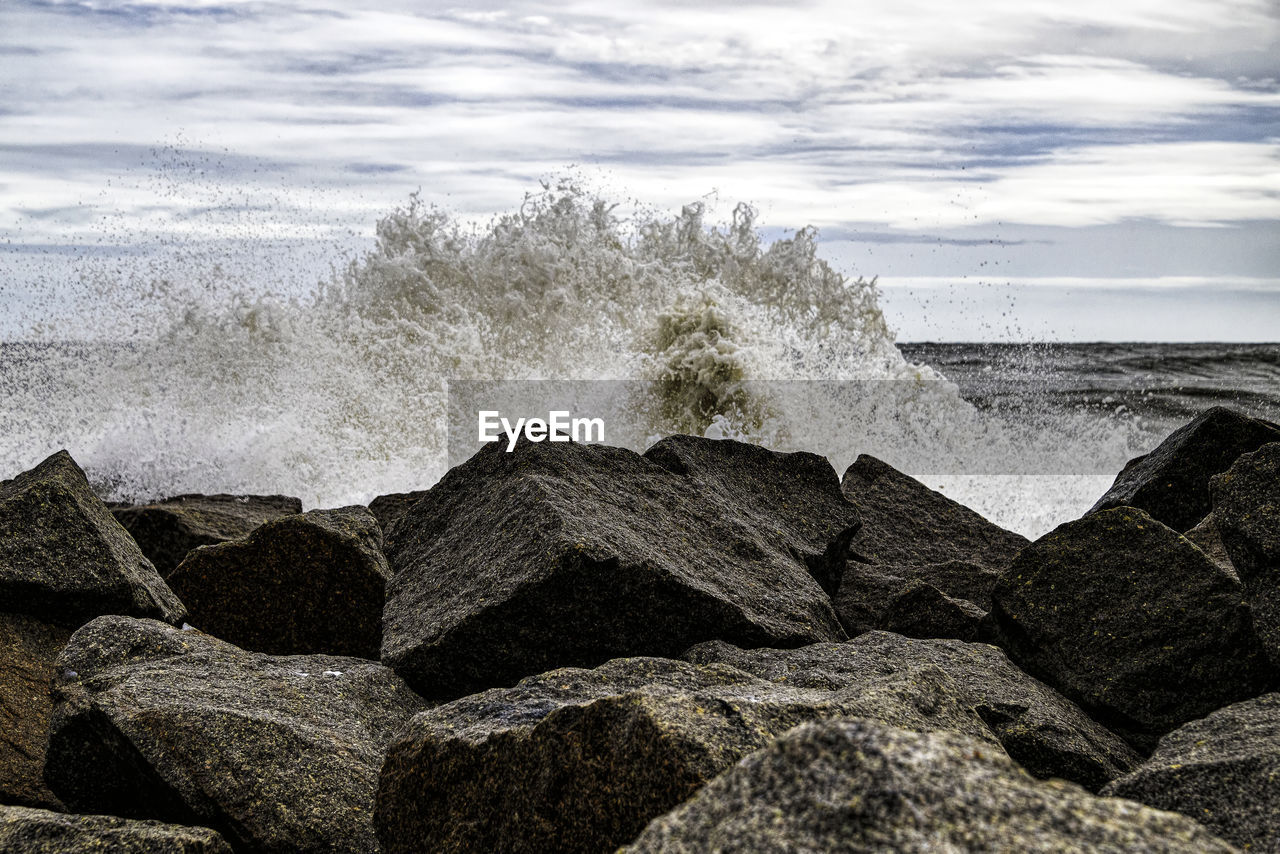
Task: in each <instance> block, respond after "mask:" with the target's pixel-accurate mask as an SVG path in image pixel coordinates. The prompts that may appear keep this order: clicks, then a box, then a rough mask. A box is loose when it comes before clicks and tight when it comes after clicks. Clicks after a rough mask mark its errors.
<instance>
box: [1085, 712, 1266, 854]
mask: <svg viewBox="0 0 1280 854" xmlns="http://www.w3.org/2000/svg"><path fill="white" fill-rule="evenodd" d="M1106 792H1107V793H1108V794H1113V795H1117V796H1119V797H1122V798H1132V799H1133V800H1135V801H1141V802H1142V803H1144V804H1147V805H1149V806H1152V807H1156V808H1157V809H1162V810H1174V811H1176V812H1180V813H1182V814H1184V815H1188V816H1190V817H1191V818H1194V819H1195V820H1196V821H1198V822H1200V823H1201V824H1203V825H1204V826H1206V827H1208V828H1209V829H1210V830H1212V831H1213V832H1214V833H1216V834H1218V835H1219V836H1221V837H1222V838H1223V839H1227V840H1230V841H1231V842H1234V843H1235V844H1237V845H1239V846H1241V847H1242V848H1245V849H1246V850H1248V851H1259V852H1277V851H1280V694H1265V695H1263V696H1261V697H1258V698H1256V699H1253V700H1246V701H1244V702H1243V703H1236V704H1235V705H1231V706H1227V707H1226V708H1225V709H1219V710H1218V711H1216V712H1214V713H1213V714H1211V715H1208V716H1207V717H1204V718H1201V719H1200V720H1198V721H1192V722H1191V723H1189V724H1187V725H1186V726H1183V727H1180V728H1178V729H1176V730H1174V731H1173V732H1171V733H1169V734H1168V735H1166V736H1165V737H1164V738H1162V739H1161V740H1160V745H1159V747H1157V748H1156V752H1155V753H1154V754H1152V756H1151V758H1150V759H1148V760H1147V761H1146V762H1144V763H1143V764H1142V765H1141V766H1140V767H1138V768H1137V769H1135V770H1134V771H1133V773H1131V774H1128V775H1126V776H1124V777H1121V778H1120V779H1119V780H1116V781H1115V782H1114V783H1112V784H1111V785H1110V786H1109V787H1107V789H1106Z"/></svg>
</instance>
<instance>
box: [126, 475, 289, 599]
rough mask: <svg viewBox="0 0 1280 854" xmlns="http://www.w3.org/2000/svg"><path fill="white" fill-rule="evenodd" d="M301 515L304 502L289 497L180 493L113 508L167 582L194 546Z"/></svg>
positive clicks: (228, 538) (236, 537) (242, 533)
mask: <svg viewBox="0 0 1280 854" xmlns="http://www.w3.org/2000/svg"><path fill="white" fill-rule="evenodd" d="M301 512H302V502H301V501H299V500H298V499H297V498H289V497H286V496H284V495H222V494H218V495H175V496H174V497H173V498H166V499H164V500H163V501H153V502H152V503H150V504H138V505H122V506H116V507H113V508H112V509H111V513H112V514H113V515H114V516H115V517H116V520H117V521H118V522H119V523H120V524H121V525H123V526H124V527H125V529H126V530H127V531H128V532H129V533H130V534H132V535H133V538H134V539H135V540H137V541H138V546H139V548H141V549H142V553H143V554H144V555H146V556H147V560H149V561H151V562H152V563H153V564H155V567H156V569H157V570H158V571H159V572H160V574H161V575H162V576H164V577H165V578H168V576H169V573H170V572H172V571H173V569H174V567H176V566H177V565H178V564H180V563H182V559H183V558H184V557H186V556H187V552H189V551H191V550H192V549H194V548H197V547H199V546H212V545H216V544H218V543H225V542H227V541H228V540H238V539H239V538H241V537H243V536H245V535H246V534H248V533H249V532H250V531H252V530H253V529H254V528H256V527H258V526H259V525H261V524H262V523H264V522H269V521H271V520H272V519H278V518H279V517H281V516H291V515H293V514H296V513H301Z"/></svg>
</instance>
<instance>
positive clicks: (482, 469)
mask: <svg viewBox="0 0 1280 854" xmlns="http://www.w3.org/2000/svg"><path fill="white" fill-rule="evenodd" d="M856 526H857V515H856V512H855V511H854V509H853V507H852V506H851V505H850V504H849V503H848V502H846V501H845V500H844V498H843V497H841V495H840V491H839V485H838V483H837V481H836V477H835V473H834V472H833V471H832V470H831V467H830V465H829V464H828V463H827V462H826V461H825V460H824V459H822V458H821V457H817V456H815V455H813V454H803V453H797V454H780V453H775V452H773V451H768V450H765V449H763V448H757V447H754V446H751V445H743V444H740V443H736V442H732V441H714V440H710V439H696V438H693V437H688V436H680V437H673V438H671V439H667V440H664V441H662V442H659V443H658V444H657V445H655V446H654V447H653V448H651V449H650V451H649V452H648V454H646V455H645V456H640V455H638V454H635V453H633V452H631V451H628V450H625V449H622V448H612V447H607V446H603V445H584V444H578V443H559V442H557V443H551V442H545V443H530V442H521V443H520V444H518V445H517V446H516V447H515V449H514V451H513V452H511V453H508V452H506V450H505V446H502V445H499V444H497V443H495V444H491V445H487V446H486V447H485V448H484V449H482V450H481V451H480V452H479V453H477V454H476V455H475V456H474V457H472V458H471V459H470V460H468V461H467V462H466V463H464V464H463V465H461V466H458V467H457V468H455V469H453V470H452V471H450V472H449V473H448V474H446V475H445V477H444V478H443V479H442V480H441V481H440V482H439V483H438V484H436V486H435V487H433V488H432V489H431V490H430V492H428V494H427V495H426V496H425V497H423V498H422V499H421V500H420V501H418V502H417V503H416V504H414V505H413V506H412V507H411V508H410V509H409V510H408V511H407V512H406V513H405V515H404V516H403V517H402V518H401V519H400V521H399V522H397V523H396V524H395V525H393V526H392V529H391V532H390V535H389V537H388V542H387V557H388V559H389V561H390V563H391V568H392V571H393V578H392V581H391V583H390V584H389V585H388V588H387V607H386V610H385V613H384V635H383V646H382V658H383V661H384V662H386V663H388V664H390V665H391V666H393V667H395V668H396V671H397V672H398V673H400V674H401V675H402V676H404V678H405V679H406V680H408V681H409V683H410V684H411V685H413V686H415V688H417V689H418V690H419V691H420V692H421V693H423V694H424V695H427V696H431V697H434V698H439V699H447V698H452V697H457V696H460V695H463V694H467V693H471V692H475V691H477V690H481V689H484V688H487V687H493V686H500V685H510V684H513V683H514V682H516V681H517V680H518V679H519V678H520V677H522V676H527V675H531V674H535V673H540V672H543V671H545V670H549V669H551V668H553V667H559V666H583V667H589V666H594V665H597V664H600V663H602V662H604V661H607V660H609V659H611V658H616V657H620V656H633V655H655V656H673V655H676V654H678V653H679V652H681V651H682V650H683V649H685V648H686V647H688V646H690V645H691V644H693V643H697V642H699V641H703V640H710V639H712V638H717V637H722V638H725V639H728V640H734V641H736V642H739V643H743V644H748V645H753V646H771V645H776V646H799V645H802V644H806V643H812V642H814V641H819V640H840V639H843V638H844V637H845V635H844V632H843V630H842V629H841V628H840V624H839V621H838V620H837V619H836V617H835V613H834V612H833V611H832V609H831V603H830V600H829V598H828V596H827V593H826V592H825V591H824V588H823V585H824V584H826V585H828V587H833V586H834V583H833V582H834V580H835V579H836V578H838V576H839V572H840V570H841V569H842V568H843V565H844V553H845V550H846V547H847V543H848V539H849V536H850V535H851V534H852V532H853V531H854V530H855V529H856Z"/></svg>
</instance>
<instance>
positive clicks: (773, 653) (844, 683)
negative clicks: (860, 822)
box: [684, 631, 1141, 791]
mask: <svg viewBox="0 0 1280 854" xmlns="http://www.w3.org/2000/svg"><path fill="white" fill-rule="evenodd" d="M684 658H686V659H688V660H689V661H693V662H697V663H699V664H712V663H719V664H723V665H730V666H733V667H736V668H738V669H740V670H744V671H747V672H748V673H752V674H754V675H756V676H758V677H760V678H762V679H768V680H769V681H771V682H775V683H778V684H780V685H790V686H794V687H797V688H813V689H822V690H829V691H838V690H849V689H850V688H854V687H856V686H858V685H868V684H874V683H875V682H876V681H877V680H883V679H887V678H891V677H893V675H894V674H905V673H908V672H911V671H913V670H919V669H921V668H927V667H936V668H937V669H938V670H939V671H941V672H943V673H946V674H947V676H948V677H949V678H950V680H951V682H952V683H953V684H954V685H955V690H956V691H957V692H958V694H957V699H958V701H959V702H960V705H961V706H963V707H964V708H967V709H972V710H973V711H974V712H975V713H976V714H977V715H978V716H979V717H980V718H981V719H982V720H983V722H984V723H986V725H987V727H988V728H989V729H990V730H991V733H992V735H993V736H994V737H995V738H996V739H998V740H999V741H1000V743H1001V744H1002V745H1003V746H1004V748H1005V751H1006V752H1007V753H1008V754H1009V756H1011V757H1012V758H1014V759H1015V760H1017V761H1018V762H1019V763H1021V764H1022V766H1023V767H1024V768H1026V769H1027V771H1029V772H1030V773H1031V774H1033V775H1035V776H1037V777H1062V778H1064V779H1067V780H1071V781H1073V782H1076V783H1079V784H1081V785H1083V786H1085V787H1087V788H1089V789H1091V790H1093V791H1096V790H1097V789H1098V788H1100V787H1101V786H1103V785H1104V784H1105V783H1107V782H1108V781H1110V780H1112V779H1114V778H1116V777H1118V776H1119V775H1121V774H1124V773H1126V772H1127V771H1129V770H1130V769H1132V768H1134V767H1135V766H1136V765H1137V764H1138V762H1139V761H1141V757H1140V756H1139V755H1138V753H1137V752H1136V751H1134V749H1133V748H1132V747H1130V746H1129V745H1128V744H1126V743H1125V742H1124V741H1123V740H1121V739H1120V738H1118V737H1117V736H1116V735H1114V734H1113V733H1111V732H1110V731H1108V730H1107V729H1106V728H1104V727H1103V726H1102V725H1101V724H1099V723H1097V722H1096V721H1094V720H1093V719H1091V718H1090V717H1089V716H1088V715H1087V714H1085V712H1084V711H1083V710H1082V709H1081V708H1080V707H1079V706H1077V705H1076V704H1075V703H1072V702H1071V701H1070V700H1068V699H1066V698H1065V697H1063V696H1062V695H1061V694H1059V693H1058V692H1057V691H1055V690H1053V689H1052V688H1050V687H1049V686H1048V685H1046V684H1044V683H1043V682H1041V681H1040V680H1038V679H1035V678H1034V677H1031V676H1028V675H1027V674H1026V673H1024V672H1022V671H1021V670H1019V669H1018V668H1017V667H1016V666H1014V664H1013V662H1011V661H1010V660H1009V659H1008V657H1007V656H1006V655H1005V654H1004V653H1003V652H1002V651H1001V650H999V649H997V648H996V647H994V646H990V645H988V644H984V643H964V642H962V641H959V640H954V639H930V640H921V639H915V638H907V637H902V636H900V635H895V634H892V633H890V632H878V631H877V632H868V633H867V634H864V635H860V636H858V637H856V638H854V639H853V640H851V641H847V642H845V643H820V644H814V645H812V646H806V647H801V648H799V649H739V648H738V647H735V646H733V645H731V644H727V643H723V642H719V641H715V642H711V643H705V644H700V645H698V646H695V647H693V648H692V649H690V650H688V651H687V652H686V653H685V655H684Z"/></svg>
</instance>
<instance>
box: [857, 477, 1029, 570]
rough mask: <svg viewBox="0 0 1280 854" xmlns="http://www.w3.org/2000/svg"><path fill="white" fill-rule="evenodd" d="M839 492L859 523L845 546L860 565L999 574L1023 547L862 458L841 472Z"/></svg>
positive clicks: (1007, 533) (1008, 533)
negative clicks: (970, 568)
mask: <svg viewBox="0 0 1280 854" xmlns="http://www.w3.org/2000/svg"><path fill="white" fill-rule="evenodd" d="M840 488H841V489H842V490H843V491H844V495H845V497H846V498H848V499H849V500H850V501H851V502H853V504H854V505H855V506H856V507H857V508H858V515H859V517H860V518H861V519H862V527H861V528H860V529H859V531H858V533H857V534H856V535H855V536H854V538H853V541H852V542H851V543H850V546H849V548H850V551H851V552H853V553H854V554H856V555H857V560H858V561H859V562H861V563H871V564H881V565H890V566H892V565H897V566H922V565H925V564H932V563H945V562H947V561H954V560H959V561H968V562H970V563H974V564H977V565H979V566H983V567H986V568H988V569H994V570H1000V569H1003V568H1004V567H1006V566H1008V565H1009V563H1010V562H1011V561H1012V560H1013V558H1014V557H1015V556H1016V555H1017V554H1018V552H1019V551H1021V550H1022V549H1023V548H1024V547H1025V546H1026V545H1027V543H1028V540H1027V538H1026V537H1024V536H1022V535H1020V534H1015V533H1013V532H1012V531H1006V530H1005V529H1004V528H1001V527H1000V526H998V525H995V524H993V523H991V522H988V521H987V520H986V519H984V518H983V517H982V516H980V515H978V514H977V513H975V512H974V511H972V510H970V509H969V508H968V507H965V506H964V505H963V504H958V503H957V502H955V501H952V500H951V499H950V498H947V497H946V496H945V495H943V494H942V493H940V492H935V491H934V490H932V489H930V488H929V487H927V486H925V485H924V484H923V483H921V482H920V481H918V480H916V479H915V478H913V477H909V476H908V475H905V474H903V473H902V472H900V471H898V470H897V469H895V468H893V467H892V466H890V465H889V464H888V463H884V462H881V461H880V460H877V459H876V458H875V457H872V456H868V455H867V454H863V455H861V456H860V457H858V459H857V460H856V461H855V462H854V464H853V465H851V466H849V468H848V469H847V470H846V471H845V473H844V478H843V479H842V480H841V483H840Z"/></svg>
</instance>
